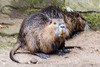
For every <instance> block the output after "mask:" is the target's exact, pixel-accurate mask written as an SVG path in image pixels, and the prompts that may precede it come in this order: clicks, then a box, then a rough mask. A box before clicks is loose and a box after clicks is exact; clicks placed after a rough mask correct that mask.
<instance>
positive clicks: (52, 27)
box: [48, 19, 69, 38]
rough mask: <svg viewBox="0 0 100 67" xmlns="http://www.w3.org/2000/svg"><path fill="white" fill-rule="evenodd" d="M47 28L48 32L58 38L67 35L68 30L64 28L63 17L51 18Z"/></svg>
mask: <svg viewBox="0 0 100 67" xmlns="http://www.w3.org/2000/svg"><path fill="white" fill-rule="evenodd" d="M48 28H49V32H50V34H51V35H53V36H56V37H59V38H60V37H66V36H69V30H68V29H67V28H66V26H65V23H64V20H63V19H52V21H51V22H50V24H49V26H48Z"/></svg>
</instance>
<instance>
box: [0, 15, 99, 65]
mask: <svg viewBox="0 0 100 67" xmlns="http://www.w3.org/2000/svg"><path fill="white" fill-rule="evenodd" d="M22 20H23V19H21V18H20V19H18V18H17V19H11V18H9V16H6V15H2V14H0V23H11V25H9V26H8V27H7V28H2V29H0V33H1V32H3V33H6V34H13V33H18V31H19V29H20V24H21V22H22ZM6 34H5V36H3V34H2V33H1V34H0V42H12V43H15V42H16V38H12V37H7V35H6ZM66 46H79V47H81V48H82V49H79V48H73V49H68V50H70V51H71V52H70V53H67V54H65V55H63V56H58V55H56V54H53V55H52V54H51V55H50V58H47V59H41V58H39V57H37V56H34V55H31V54H21V53H19V54H16V55H15V58H16V59H17V60H19V61H21V62H27V61H30V60H31V59H32V58H34V59H37V60H38V62H37V63H36V64H18V63H15V62H13V61H11V60H10V58H9V52H10V50H11V49H12V47H7V48H8V49H5V48H0V67H100V31H86V32H82V33H80V34H78V35H76V36H74V37H73V38H71V39H69V40H66Z"/></svg>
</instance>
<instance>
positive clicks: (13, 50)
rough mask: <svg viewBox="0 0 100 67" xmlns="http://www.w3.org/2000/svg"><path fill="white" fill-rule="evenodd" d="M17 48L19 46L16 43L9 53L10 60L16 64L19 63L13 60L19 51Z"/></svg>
mask: <svg viewBox="0 0 100 67" xmlns="http://www.w3.org/2000/svg"><path fill="white" fill-rule="evenodd" d="M19 47H20V44H18V43H16V44H15V46H14V47H13V49H12V50H11V51H10V59H11V60H12V61H14V62H16V63H20V62H19V61H17V60H15V58H14V54H15V52H16V51H17V50H18V49H19Z"/></svg>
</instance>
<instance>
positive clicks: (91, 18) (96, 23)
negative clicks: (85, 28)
mask: <svg viewBox="0 0 100 67" xmlns="http://www.w3.org/2000/svg"><path fill="white" fill-rule="evenodd" d="M82 15H83V17H84V18H85V19H86V20H87V22H88V23H89V26H90V28H91V29H93V30H97V29H99V30H100V13H88V14H82Z"/></svg>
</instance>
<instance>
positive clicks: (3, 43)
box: [0, 42, 13, 49]
mask: <svg viewBox="0 0 100 67" xmlns="http://www.w3.org/2000/svg"><path fill="white" fill-rule="evenodd" d="M11 46H13V43H8V42H0V48H5V49H7V47H11Z"/></svg>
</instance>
